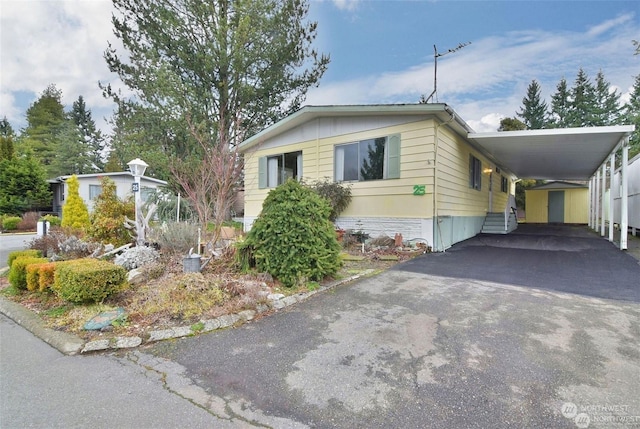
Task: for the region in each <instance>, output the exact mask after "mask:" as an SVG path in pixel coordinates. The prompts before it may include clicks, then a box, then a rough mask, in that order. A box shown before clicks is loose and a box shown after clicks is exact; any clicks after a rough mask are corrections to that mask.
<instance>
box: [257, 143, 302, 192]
mask: <svg viewBox="0 0 640 429" xmlns="http://www.w3.org/2000/svg"><path fill="white" fill-rule="evenodd" d="M301 178H302V151H298V152H288V153H281V154H278V155H270V156H263V157H261V158H260V159H259V160H258V182H259V183H258V187H259V188H260V189H263V188H275V187H276V186H278V185H281V184H283V183H284V182H286V181H287V180H288V179H295V180H300V179H301Z"/></svg>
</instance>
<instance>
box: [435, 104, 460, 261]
mask: <svg viewBox="0 0 640 429" xmlns="http://www.w3.org/2000/svg"><path fill="white" fill-rule="evenodd" d="M445 111H446V112H447V113H449V114H450V115H451V118H450V119H449V120H448V121H447V122H442V123H438V119H437V118H435V117H434V123H435V127H434V128H435V133H434V138H435V142H434V143H435V147H434V151H433V221H434V222H435V227H437V228H438V237H439V238H440V245H441V246H442V252H443V253H444V252H445V251H446V249H445V247H444V240H442V231H441V230H440V222H439V219H438V146H439V142H440V139H439V136H438V130H439V129H440V127H441V126H443V125H448V124H450V123H451V122H453V121H454V120H455V118H456V114H455V112H454V111H453V110H449V109H447V108H445ZM434 232H436V231H435V228H434Z"/></svg>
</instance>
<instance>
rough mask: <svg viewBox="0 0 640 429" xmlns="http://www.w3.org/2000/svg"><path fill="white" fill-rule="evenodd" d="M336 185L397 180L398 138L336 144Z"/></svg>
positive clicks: (398, 162)
mask: <svg viewBox="0 0 640 429" xmlns="http://www.w3.org/2000/svg"><path fill="white" fill-rule="evenodd" d="M334 160H335V162H334V172H335V173H334V178H335V180H336V182H351V181H366V180H382V179H397V178H399V177H400V135H399V134H394V135H391V136H388V137H379V138H375V139H368V140H362V141H357V142H352V143H347V144H340V145H336V146H335V148H334Z"/></svg>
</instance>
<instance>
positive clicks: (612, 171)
mask: <svg viewBox="0 0 640 429" xmlns="http://www.w3.org/2000/svg"><path fill="white" fill-rule="evenodd" d="M614 174H616V153H615V152H612V153H611V160H610V162H609V241H610V242H612V243H613V224H614V222H615V220H614V219H615V218H616V217H615V211H614V209H613V175H614Z"/></svg>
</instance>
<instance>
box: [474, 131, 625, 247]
mask: <svg viewBox="0 0 640 429" xmlns="http://www.w3.org/2000/svg"><path fill="white" fill-rule="evenodd" d="M634 129H635V127H634V126H633V125H617V126H608V127H584V128H557V129H545V130H524V131H502V132H492V133H469V135H468V138H469V139H470V140H471V141H472V142H474V143H475V144H476V145H478V146H479V147H481V148H483V150H484V151H485V152H486V153H488V154H490V155H491V156H492V157H493V158H494V159H495V160H496V161H497V162H500V163H501V164H502V165H505V166H507V167H508V168H509V169H510V170H511V171H513V172H514V174H516V175H517V176H518V177H520V178H528V179H529V178H530V179H544V180H577V181H584V182H588V184H589V226H590V227H591V228H593V229H594V230H596V231H597V230H600V235H601V236H602V237H604V236H605V233H606V226H607V222H608V225H609V228H608V233H609V235H608V239H609V241H611V242H613V237H614V228H613V226H614V222H613V219H616V218H617V217H618V216H616V214H615V213H613V207H614V202H613V194H614V193H613V192H609V198H610V202H609V207H611V208H612V209H611V210H610V212H609V213H606V211H605V204H604V198H605V193H606V190H607V189H609V190H610V189H611V185H612V183H613V176H614V174H615V170H616V166H615V164H616V152H618V150H620V149H621V150H622V159H621V179H620V183H621V192H620V195H621V204H620V214H619V218H620V224H619V226H620V231H621V233H620V249H621V250H626V249H627V240H628V239H627V237H628V229H629V222H628V217H629V204H628V194H629V193H628V186H629V181H628V180H629V175H628V172H627V168H628V164H629V138H630V136H631V133H633V131H634ZM607 215H608V216H607Z"/></svg>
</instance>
